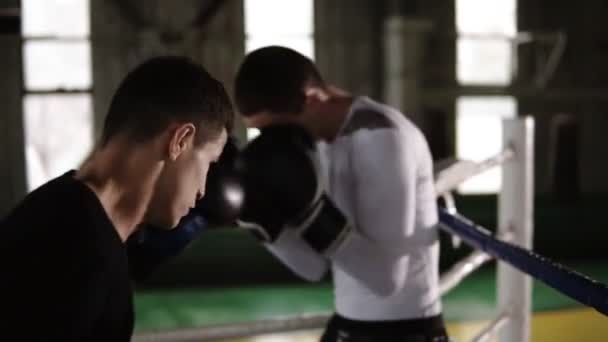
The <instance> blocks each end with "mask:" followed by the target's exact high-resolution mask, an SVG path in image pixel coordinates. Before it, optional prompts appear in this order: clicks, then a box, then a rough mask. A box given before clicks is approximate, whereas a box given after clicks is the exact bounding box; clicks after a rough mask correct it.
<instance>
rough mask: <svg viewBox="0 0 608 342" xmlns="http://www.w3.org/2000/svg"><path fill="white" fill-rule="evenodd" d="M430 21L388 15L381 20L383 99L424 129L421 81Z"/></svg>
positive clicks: (430, 27)
mask: <svg viewBox="0 0 608 342" xmlns="http://www.w3.org/2000/svg"><path fill="white" fill-rule="evenodd" d="M432 27H433V24H432V22H431V21H429V20H425V19H417V18H408V17H405V16H401V15H391V16H389V17H388V18H387V19H386V20H385V21H384V77H383V80H384V100H385V101H386V103H387V104H389V105H391V106H393V107H396V108H398V109H400V110H401V111H403V112H404V113H406V115H407V116H408V117H409V118H410V119H412V120H413V121H414V122H415V123H416V124H417V125H419V126H421V127H424V125H425V123H424V117H423V114H422V99H421V94H420V92H421V81H422V77H423V73H424V64H423V58H424V55H425V51H426V42H427V35H428V33H429V32H430V31H431V29H432Z"/></svg>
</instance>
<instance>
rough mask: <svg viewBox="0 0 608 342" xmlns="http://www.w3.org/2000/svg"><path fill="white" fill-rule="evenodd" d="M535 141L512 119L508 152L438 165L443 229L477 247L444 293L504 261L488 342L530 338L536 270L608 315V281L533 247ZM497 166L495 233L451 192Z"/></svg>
mask: <svg viewBox="0 0 608 342" xmlns="http://www.w3.org/2000/svg"><path fill="white" fill-rule="evenodd" d="M533 140H534V122H533V120H532V119H531V118H516V119H510V120H505V121H504V123H503V146H504V150H503V151H501V152H500V153H498V154H497V155H496V156H494V157H492V158H489V159H486V160H484V161H482V162H480V163H474V162H470V161H450V162H447V163H443V165H439V164H438V165H436V170H437V171H436V189H437V195H438V196H442V197H444V199H445V200H446V204H447V205H446V208H441V209H440V211H439V216H440V227H441V229H442V230H444V231H447V232H448V233H450V234H453V235H454V236H458V238H459V239H462V240H463V241H464V242H465V243H467V244H469V245H471V246H472V247H474V248H476V250H475V251H473V252H472V253H471V254H470V255H469V256H467V257H465V258H463V259H462V260H461V261H459V262H457V263H455V264H454V265H453V266H452V267H451V269H450V270H448V271H447V272H445V273H443V274H442V275H441V279H440V293H441V295H442V296H443V295H445V294H446V293H447V292H449V291H450V290H451V289H453V288H454V287H455V286H457V285H458V284H459V283H460V282H461V281H462V280H463V279H465V278H466V277H467V276H468V275H470V274H471V273H472V272H474V271H475V270H477V269H478V268H479V267H480V266H481V265H483V264H485V263H486V262H488V261H490V260H493V259H495V258H496V259H497V261H498V265H497V296H498V298H497V299H498V307H497V313H498V315H497V317H496V318H494V319H493V320H492V321H491V323H490V324H489V325H488V326H487V327H485V328H483V329H482V330H481V331H480V332H479V334H478V335H477V336H476V337H475V338H474V339H473V340H472V341H476V342H481V341H486V340H488V338H490V337H492V336H494V335H496V334H498V336H499V341H501V342H507V341H509V342H512V341H517V342H527V341H529V336H530V319H531V293H532V284H531V279H530V277H529V276H528V274H531V275H533V276H534V277H535V278H537V279H539V280H541V281H543V282H545V283H546V284H547V285H549V286H551V287H554V288H556V289H558V290H559V291H561V292H562V293H564V294H566V295H568V296H570V297H572V298H574V299H576V300H578V301H579V302H581V303H583V304H585V305H588V306H592V307H594V308H595V309H596V310H598V311H599V312H601V313H603V314H605V315H608V288H607V287H606V286H605V285H603V284H600V283H597V282H595V281H593V280H591V279H589V278H587V277H585V276H583V275H580V274H578V273H576V272H574V271H571V270H568V269H566V268H565V267H564V266H562V265H559V264H556V263H553V262H551V261H550V260H548V259H546V258H544V257H542V256H540V255H537V254H535V253H534V252H531V251H530V248H531V245H532V230H533V195H534V184H533V172H534V169H533V160H534V159H533V158H534V156H533ZM446 164H447V165H446ZM497 166H502V170H503V180H502V188H501V191H500V193H499V196H498V200H499V205H498V209H499V212H498V227H497V232H496V237H494V236H492V234H491V233H490V232H488V231H487V230H485V229H484V228H482V227H480V226H478V225H475V224H473V223H472V222H470V221H469V220H467V219H466V218H464V217H463V216H461V215H459V214H458V213H456V210H455V207H454V203H453V202H454V201H453V198H452V197H451V196H450V192H451V191H452V190H454V189H455V188H456V187H457V186H458V185H459V184H461V183H462V182H463V181H464V180H466V179H469V178H471V177H473V176H475V175H477V174H480V173H482V172H484V171H486V170H488V169H490V168H493V167H497ZM497 237H498V238H497ZM513 266H515V267H513ZM516 268H517V269H516ZM518 269H519V270H518ZM520 270H521V271H523V272H521V271H520ZM329 317H330V315H329V314H312V315H302V316H296V317H288V318H277V319H270V320H263V321H256V322H244V323H237V324H226V325H213V326H203V327H196V328H186V329H178V330H173V331H159V332H149V333H142V334H138V335H136V336H135V337H134V341H138V342H141V341H209V340H217V339H228V338H240V337H246V336H254V335H261V334H268V333H277V332H288V331H295V330H306V329H318V328H321V327H323V326H324V325H325V323H326V322H327V320H328V319H329Z"/></svg>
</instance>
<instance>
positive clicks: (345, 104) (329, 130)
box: [317, 94, 354, 142]
mask: <svg viewBox="0 0 608 342" xmlns="http://www.w3.org/2000/svg"><path fill="white" fill-rule="evenodd" d="M353 101H354V98H353V97H352V96H350V95H345V94H334V95H331V96H330V98H329V100H328V101H327V103H326V104H325V106H324V108H323V110H322V113H321V115H323V117H324V120H319V121H318V122H319V123H321V126H320V127H318V128H317V130H318V135H319V136H320V138H322V139H323V140H325V141H328V142H332V141H334V140H335V139H336V136H337V135H338V133H339V132H340V129H341V128H342V126H343V125H344V121H345V120H346V117H347V116H348V113H349V112H350V107H351V106H352V104H353Z"/></svg>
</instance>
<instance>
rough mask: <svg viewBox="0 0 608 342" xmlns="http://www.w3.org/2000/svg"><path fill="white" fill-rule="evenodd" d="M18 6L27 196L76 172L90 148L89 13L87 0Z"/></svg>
mask: <svg viewBox="0 0 608 342" xmlns="http://www.w3.org/2000/svg"><path fill="white" fill-rule="evenodd" d="M21 5H22V25H23V26H22V30H23V34H24V42H23V74H24V88H25V95H24V97H23V111H24V113H23V117H24V135H25V155H26V168H27V181H28V190H30V191H31V190H33V189H35V188H37V187H38V186H40V185H42V184H44V183H46V182H47V181H48V180H50V179H52V178H54V177H57V176H59V175H61V174H62V173H64V172H66V171H68V170H71V169H76V168H78V167H79V164H80V163H81V162H82V161H83V159H84V158H85V157H86V156H87V154H88V153H89V152H90V150H91V148H92V147H93V114H92V105H91V94H90V89H91V87H92V72H91V47H90V41H89V33H90V28H89V26H90V23H89V10H90V9H89V0H22V1H21ZM64 91H65V92H64ZM36 92H43V93H36Z"/></svg>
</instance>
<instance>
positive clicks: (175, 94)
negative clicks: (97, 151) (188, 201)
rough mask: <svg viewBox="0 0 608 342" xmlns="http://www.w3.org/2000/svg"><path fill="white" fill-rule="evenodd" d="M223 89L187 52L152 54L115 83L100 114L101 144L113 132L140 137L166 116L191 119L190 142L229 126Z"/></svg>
mask: <svg viewBox="0 0 608 342" xmlns="http://www.w3.org/2000/svg"><path fill="white" fill-rule="evenodd" d="M233 121H234V112H233V109H232V104H231V102H230V98H229V97H228V93H227V92H226V90H225V89H224V86H223V85H222V83H221V82H219V81H218V80H216V79H215V78H213V77H212V76H211V75H210V74H209V73H208V72H207V71H206V70H205V69H204V68H203V67H202V66H201V65H200V64H198V63H196V62H194V61H192V60H191V59H189V58H187V57H179V56H161V57H154V58H151V59H149V60H147V61H146V62H144V63H142V64H140V65H139V66H137V67H136V68H135V69H133V70H132V71H131V72H130V73H129V74H128V75H127V76H126V78H125V79H124V80H123V81H122V83H121V84H120V85H119V87H118V89H117V90H116V93H115V94H114V97H113V98H112V102H111V104H110V108H109V110H108V114H107V116H106V119H105V123H104V127H103V132H102V140H101V143H102V144H107V143H108V141H109V140H110V139H111V138H112V137H114V136H116V135H117V134H119V133H120V134H125V136H126V137H127V139H130V140H131V141H133V142H144V141H147V140H149V139H151V138H153V137H155V136H157V135H158V134H160V133H161V132H162V131H163V130H164V129H165V128H167V126H168V125H169V124H171V123H172V122H192V123H194V124H195V126H196V129H197V136H196V139H195V142H196V144H199V145H200V144H202V143H204V142H207V141H209V140H212V139H215V138H217V137H218V136H219V135H220V134H221V132H222V130H223V129H224V128H225V129H226V130H227V131H228V133H230V131H231V129H232V125H233Z"/></svg>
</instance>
